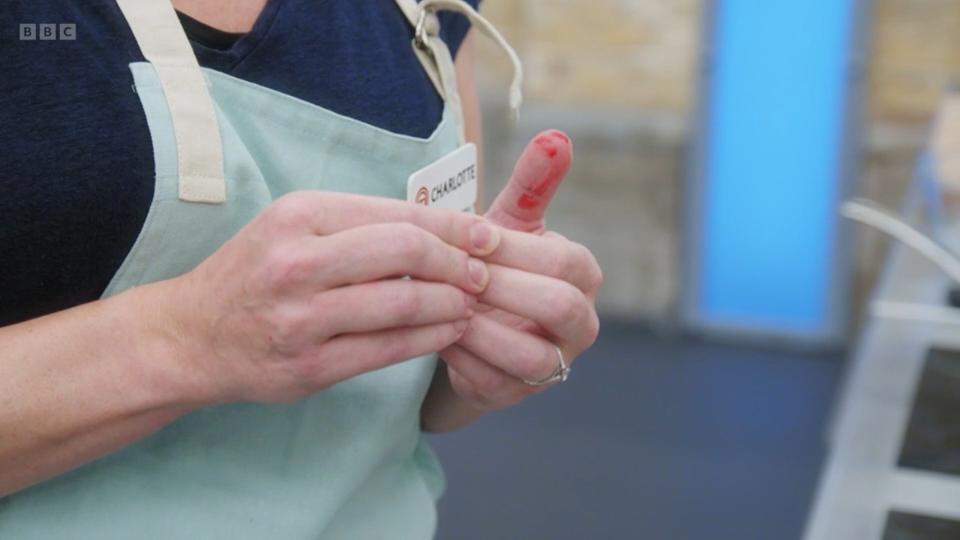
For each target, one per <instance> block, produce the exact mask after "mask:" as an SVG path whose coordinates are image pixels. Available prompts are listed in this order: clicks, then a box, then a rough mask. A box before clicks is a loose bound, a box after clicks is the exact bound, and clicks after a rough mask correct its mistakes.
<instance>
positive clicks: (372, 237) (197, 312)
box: [161, 192, 500, 403]
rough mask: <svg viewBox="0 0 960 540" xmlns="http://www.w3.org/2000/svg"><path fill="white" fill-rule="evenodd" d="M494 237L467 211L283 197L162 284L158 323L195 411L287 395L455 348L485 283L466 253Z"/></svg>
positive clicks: (488, 246)
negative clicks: (186, 377) (195, 393)
mask: <svg viewBox="0 0 960 540" xmlns="http://www.w3.org/2000/svg"><path fill="white" fill-rule="evenodd" d="M499 239H500V236H499V233H498V232H497V229H496V227H493V226H491V225H489V224H487V223H486V222H485V220H484V219H483V218H481V217H479V216H476V215H472V214H467V213H462V212H455V211H447V210H437V209H430V208H425V207H422V206H419V205H414V204H410V203H407V202H404V201H396V200H389V199H381V198H375V197H364V196H359V195H347V194H336V193H323V192H298V193H293V194H290V195H287V196H284V197H282V198H280V199H278V200H277V201H275V202H274V203H273V204H271V205H270V206H269V207H267V208H266V209H265V210H263V211H262V212H261V213H260V214H259V215H258V216H257V217H256V218H255V219H253V220H252V221H251V222H250V223H249V224H248V225H246V226H245V227H244V228H243V229H241V230H240V231H239V232H238V233H237V234H236V235H235V236H234V237H233V238H231V239H230V240H229V241H228V242H226V243H225V244H224V245H223V246H222V247H221V248H220V249H219V250H217V251H216V252H215V253H213V254H212V255H211V256H210V257H209V258H207V259H206V260H205V261H204V262H203V263H201V264H200V265H199V266H198V267H197V268H195V269H194V270H193V271H191V272H189V273H187V274H185V275H183V276H180V277H178V278H175V279H173V280H171V281H170V285H171V286H172V287H173V288H172V289H171V290H170V291H168V293H167V297H168V299H167V300H165V301H166V302H169V305H170V306H171V307H170V310H168V312H169V314H170V315H169V316H165V317H164V320H163V321H162V324H161V326H162V327H163V332H164V334H165V335H166V338H165V339H166V340H167V341H169V342H172V343H173V344H174V351H176V353H177V355H178V357H179V358H181V359H183V360H184V361H185V362H186V363H187V365H188V366H189V369H190V370H191V371H190V378H191V379H192V381H194V382H195V384H196V386H197V387H199V388H200V391H201V393H202V394H203V401H204V402H205V403H220V402H228V401H260V402H284V401H292V400H296V399H300V398H302V397H305V396H307V395H309V394H312V393H314V392H317V391H319V390H322V389H324V388H327V387H330V386H332V385H334V384H336V383H338V382H340V381H343V380H345V379H348V378H350V377H353V376H355V375H358V374H360V373H364V372H368V371H372V370H375V369H379V368H382V367H385V366H388V365H391V364H394V363H397V362H400V361H403V360H404V359H407V358H412V357H415V356H419V355H423V354H427V353H431V352H434V351H439V350H441V349H443V348H445V347H447V346H449V345H450V344H452V343H454V342H456V341H457V339H459V338H460V336H461V335H462V334H463V332H464V331H465V329H466V327H467V324H468V323H467V321H468V319H469V318H470V316H471V315H472V314H473V308H474V305H475V304H476V299H475V295H477V294H478V293H480V292H481V291H482V290H483V289H484V288H485V287H486V284H487V281H488V280H489V273H488V271H487V269H486V266H485V264H484V263H483V262H482V261H480V260H479V259H476V258H473V257H471V255H474V256H484V255H487V254H489V253H490V252H492V251H493V250H494V249H495V248H496V247H497V244H498V243H499ZM478 244H479V245H478ZM402 276H411V278H412V279H404V278H403V277H402Z"/></svg>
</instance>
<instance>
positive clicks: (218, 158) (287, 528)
mask: <svg viewBox="0 0 960 540" xmlns="http://www.w3.org/2000/svg"><path fill="white" fill-rule="evenodd" d="M429 1H430V0H427V1H426V2H424V3H421V4H420V6H418V5H417V4H415V3H414V2H413V0H397V2H398V5H399V6H400V7H401V9H402V11H403V12H404V15H405V16H406V17H407V19H408V20H410V22H411V24H413V25H416V27H417V42H418V43H417V44H416V45H415V47H416V50H417V51H418V52H417V54H418V56H419V57H420V59H421V61H422V63H423V65H424V67H425V69H427V71H428V74H429V75H430V77H431V80H433V81H434V84H435V85H436V87H437V89H438V91H439V92H440V93H441V95H443V96H444V97H445V101H446V104H447V106H446V107H445V112H444V115H443V120H442V121H441V123H440V125H439V126H438V127H437V128H436V130H435V132H434V133H433V134H432V135H431V136H430V137H429V138H427V139H420V138H415V137H409V136H404V135H398V134H395V133H391V132H388V131H385V130H383V129H379V128H376V127H374V126H371V125H368V124H365V123H362V122H359V121H356V120H353V119H351V118H347V117H344V116H341V115H338V114H336V113H334V112H331V111H329V110H325V109H323V108H321V107H318V106H315V105H313V104H310V103H307V102H305V101H301V100H299V99H296V98H293V97H291V96H288V95H284V94H281V93H279V92H276V91H273V90H270V89H268V88H265V87H262V86H258V85H255V84H252V83H249V82H246V81H243V80H240V79H237V78H234V77H231V76H229V75H225V74H223V73H220V72H218V71H213V70H208V69H201V68H200V67H199V66H198V65H197V63H196V59H195V57H194V56H193V53H192V49H191V48H190V45H189V42H188V41H187V38H186V36H185V35H184V34H183V30H182V28H181V27H180V26H179V23H178V21H177V19H176V16H175V14H174V12H173V9H172V7H171V6H170V5H169V4H168V3H167V2H165V1H160V0H120V1H119V2H118V3H119V5H120V7H121V9H122V10H123V12H124V16H125V17H126V18H127V21H128V23H129V24H130V26H131V28H132V30H133V31H134V35H135V36H136V38H137V41H138V44H139V45H140V47H141V50H142V51H143V53H144V56H145V57H146V58H147V59H148V60H149V62H140V63H134V64H131V65H130V70H131V72H132V75H133V80H134V83H135V89H136V92H137V94H138V95H139V98H140V100H141V102H142V104H143V109H144V112H145V113H146V117H147V122H148V126H149V130H150V135H151V137H152V140H153V146H154V162H155V164H156V186H155V192H154V198H153V201H152V204H151V207H150V209H149V212H148V215H147V218H146V220H145V223H144V225H143V228H142V230H141V232H140V235H139V237H138V239H137V241H136V243H135V245H134V246H133V248H132V250H131V252H130V253H129V254H128V256H127V258H126V260H125V261H124V263H123V265H122V266H121V268H120V269H119V270H118V272H117V273H116V275H115V276H114V277H113V279H112V281H111V283H110V285H109V286H108V288H107V290H106V291H105V293H104V296H110V295H113V294H117V293H120V292H122V291H124V290H126V289H129V288H131V287H135V286H137V285H141V284H145V283H150V282H154V281H158V280H163V279H168V278H171V277H174V276H178V275H181V274H183V273H185V272H188V271H190V270H191V269H192V268H194V267H195V266H197V265H198V264H199V263H200V262H201V261H203V260H204V259H205V258H206V257H208V256H209V255H210V254H211V253H213V252H214V251H215V250H216V249H217V248H219V247H220V245H222V244H223V243H224V242H225V241H226V240H227V239H229V238H230V237H232V236H233V235H234V234H235V233H236V232H237V231H238V230H239V229H240V228H241V227H243V226H244V225H245V224H246V223H248V222H249V221H250V220H251V219H252V218H253V217H254V216H255V215H256V214H258V213H259V212H260V211H262V210H263V209H264V208H265V207H266V206H267V205H269V204H270V203H271V202H272V201H273V200H274V199H276V198H277V197H279V196H281V195H283V194H285V193H289V192H291V191H296V190H324V191H342V192H352V193H362V194H367V195H377V196H383V197H393V198H404V197H405V195H406V180H407V178H408V177H409V175H410V174H411V173H413V172H414V171H416V170H418V169H420V168H422V167H424V166H425V165H427V164H429V163H432V162H434V161H436V160H437V159H439V158H441V157H443V156H444V155H446V154H448V153H449V152H451V151H453V150H455V149H456V148H457V147H458V145H459V143H460V141H461V139H462V122H461V120H460V111H459V105H458V103H459V101H458V99H457V98H456V82H455V79H454V78H453V64H452V60H451V59H450V55H449V51H446V46H445V45H443V42H442V41H441V40H440V39H439V37H438V36H437V30H438V29H437V28H436V26H437V24H436V18H435V15H433V14H432V13H431V12H430V11H429V10H427V9H424V6H425V5H427V3H429ZM443 7H444V8H446V9H449V8H450V6H443ZM457 9H458V10H462V9H463V8H462V7H461V8H457ZM466 9H469V7H468V6H466ZM471 11H472V10H471ZM473 15H475V13H474V14H473ZM473 15H471V19H473V20H474V21H477V19H476V18H475V17H474V16H473ZM483 23H484V24H487V23H486V21H483ZM494 33H495V31H494ZM497 36H498V35H497ZM511 52H512V51H511ZM444 55H445V56H444ZM515 102H516V104H517V105H518V104H519V101H518V100H515ZM436 361H437V359H436V355H435V354H434V355H429V356H423V357H419V358H415V359H411V360H408V361H406V362H403V363H400V364H397V365H394V366H391V367H389V368H386V369H381V370H378V371H375V372H371V373H366V374H364V375H361V376H358V377H355V378H353V379H350V380H347V381H345V382H342V383H340V384H338V385H336V386H334V387H332V388H330V389H328V390H325V391H323V392H320V393H318V394H315V395H313V396H311V397H309V398H307V399H304V400H302V401H300V402H297V403H293V404H284V405H260V404H252V403H239V404H229V405H223V406H218V407H212V408H208V409H203V410H199V411H196V412H194V413H191V414H188V415H186V416H184V417H182V418H180V419H178V420H177V421H175V422H174V423H172V424H171V425H169V426H167V427H166V428H164V429H162V430H160V431H159V432H157V433H155V434H153V435H151V436H149V437H147V438H145V439H143V440H141V441H138V442H137V443H135V444H133V445H131V446H129V447H127V448H125V449H123V450H120V451H118V452H116V453H114V454H111V455H109V456H106V457H104V458H101V459H99V460H97V461H95V462H93V463H90V464H88V465H85V466H82V467H80V468H78V469H76V470H74V471H72V472H69V473H66V474H63V475H61V476H58V477H56V478H54V479H52V480H49V481H47V482H44V483H41V484H39V485H37V486H34V487H32V488H29V489H27V490H24V491H21V492H19V493H16V494H14V495H12V496H10V497H8V498H6V499H3V500H0V538H11V539H14V538H15V539H18V540H23V539H44V540H48V539H52V538H70V539H78V540H79V539H97V540H103V539H114V538H116V539H124V540H126V539H134V538H137V539H139V538H146V539H153V538H157V539H176V538H201V539H220V538H223V539H244V538H250V539H267V538H282V539H300V538H304V539H306V538H311V539H316V538H351V539H354V538H391V539H395V538H430V537H431V536H432V535H433V532H434V529H435V526H436V500H437V498H438V497H439V495H440V493H441V491H442V489H443V483H444V480H443V475H442V471H441V469H440V467H439V465H438V463H437V461H436V459H435V458H434V457H433V455H432V453H431V452H430V450H429V449H428V448H427V447H426V446H425V444H424V443H423V441H422V440H421V435H420V428H419V425H420V406H421V403H422V401H423V397H424V395H425V394H426V391H427V389H428V387H429V385H430V381H431V379H432V377H433V373H434V370H435V367H436Z"/></svg>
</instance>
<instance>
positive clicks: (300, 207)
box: [264, 192, 312, 229]
mask: <svg viewBox="0 0 960 540" xmlns="http://www.w3.org/2000/svg"><path fill="white" fill-rule="evenodd" d="M306 203H307V201H306V200H305V197H304V196H303V194H302V193H297V192H294V193H288V194H286V195H284V196H282V197H280V198H278V199H277V200H276V201H274V202H273V203H272V204H271V205H270V206H268V207H267V209H266V210H264V218H265V219H266V220H267V222H268V223H269V224H270V225H273V226H274V227H277V228H281V229H288V228H295V227H302V226H304V225H305V224H306V223H307V221H308V219H309V212H310V208H311V206H312V205H308V204H306Z"/></svg>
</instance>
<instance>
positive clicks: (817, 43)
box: [698, 0, 853, 335]
mask: <svg viewBox="0 0 960 540" xmlns="http://www.w3.org/2000/svg"><path fill="white" fill-rule="evenodd" d="M852 13H853V6H852V5H851V3H850V2H845V1H838V0H803V1H793V2H767V1H761V0H718V1H717V2H716V10H715V19H714V25H715V27H714V29H713V35H714V43H713V58H714V62H713V76H712V79H711V81H710V83H709V88H708V92H709V102H708V103H709V108H708V110H709V117H708V122H707V134H706V136H707V141H706V153H705V162H704V164H705V165H706V167H705V171H706V172H705V178H704V180H703V183H702V186H703V189H704V193H703V195H702V196H703V211H704V215H703V216H702V221H701V223H702V227H703V229H702V230H701V231H700V239H701V249H703V252H702V253H700V255H699V260H700V262H701V264H702V267H701V269H700V271H701V272H702V273H701V275H700V283H699V287H698V290H699V291H700V298H699V299H698V301H699V302H698V303H699V306H698V309H699V311H700V313H699V314H698V315H699V317H700V318H702V319H703V320H704V322H705V323H706V324H708V325H722V326H727V327H740V328H747V329H760V330H763V331H774V332H778V333H785V334H805V335H809V334H818V333H824V332H826V331H827V329H826V328H825V327H826V325H828V324H829V309H830V305H829V302H828V298H829V297H828V295H829V294H830V285H831V279H832V276H833V268H832V266H831V259H832V254H833V248H834V240H835V235H836V231H835V227H836V222H837V220H836V213H835V210H836V204H837V196H838V189H837V183H838V180H839V178H838V174H839V165H840V164H839V159H840V157H841V156H842V152H843V150H842V145H843V143H844V139H843V126H844V114H845V111H844V102H845V99H846V87H847V76H846V75H847V74H846V66H847V59H848V48H849V46H850V34H851V31H852V21H851V18H852Z"/></svg>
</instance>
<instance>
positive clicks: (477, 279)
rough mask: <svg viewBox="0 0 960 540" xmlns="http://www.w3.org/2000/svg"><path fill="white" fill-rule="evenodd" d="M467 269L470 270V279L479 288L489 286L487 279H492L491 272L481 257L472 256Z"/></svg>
mask: <svg viewBox="0 0 960 540" xmlns="http://www.w3.org/2000/svg"><path fill="white" fill-rule="evenodd" d="M467 271H468V272H470V281H472V282H473V284H474V285H476V286H477V288H478V289H479V290H483V288H484V287H486V286H487V281H488V280H489V279H490V272H489V271H488V270H487V265H486V264H484V262H483V261H481V260H480V259H474V258H472V257H471V258H470V260H469V261H467Z"/></svg>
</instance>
